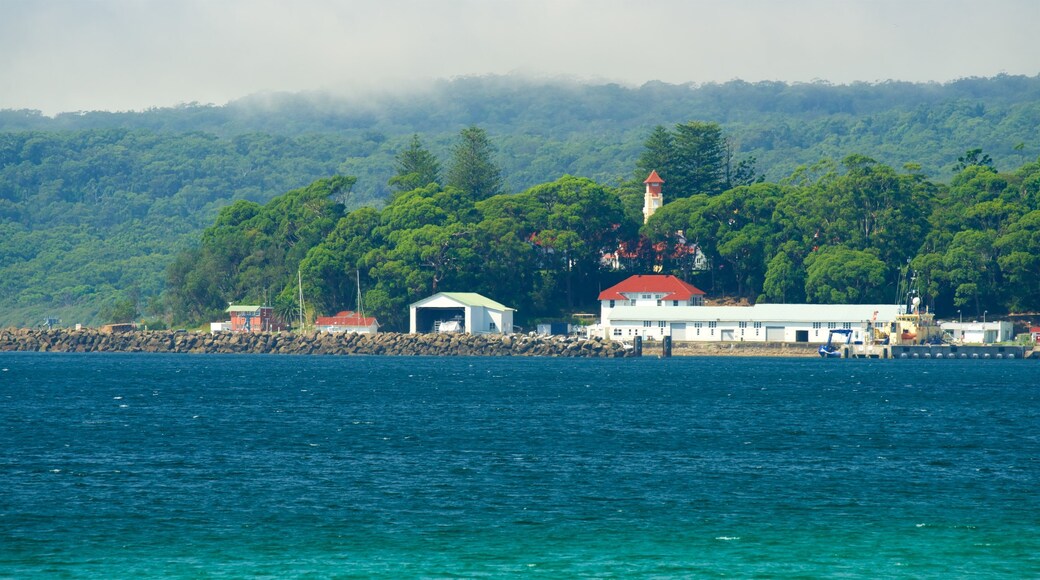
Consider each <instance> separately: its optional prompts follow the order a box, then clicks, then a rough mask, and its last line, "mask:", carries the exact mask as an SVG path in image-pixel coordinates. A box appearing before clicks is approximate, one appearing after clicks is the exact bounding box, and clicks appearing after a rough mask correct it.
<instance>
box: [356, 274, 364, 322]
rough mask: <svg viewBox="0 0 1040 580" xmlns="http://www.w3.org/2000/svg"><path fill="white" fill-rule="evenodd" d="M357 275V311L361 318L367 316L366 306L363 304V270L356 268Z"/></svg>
mask: <svg viewBox="0 0 1040 580" xmlns="http://www.w3.org/2000/svg"><path fill="white" fill-rule="evenodd" d="M354 274H355V277H356V278H357V311H358V317H359V318H360V319H361V320H364V318H365V307H364V306H362V305H361V270H360V269H358V270H354Z"/></svg>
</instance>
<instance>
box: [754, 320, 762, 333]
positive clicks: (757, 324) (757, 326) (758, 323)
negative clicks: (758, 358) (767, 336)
mask: <svg viewBox="0 0 1040 580" xmlns="http://www.w3.org/2000/svg"><path fill="white" fill-rule="evenodd" d="M755 328H762V323H761V322H756V323H755ZM755 334H758V333H757V332H756V333H755Z"/></svg>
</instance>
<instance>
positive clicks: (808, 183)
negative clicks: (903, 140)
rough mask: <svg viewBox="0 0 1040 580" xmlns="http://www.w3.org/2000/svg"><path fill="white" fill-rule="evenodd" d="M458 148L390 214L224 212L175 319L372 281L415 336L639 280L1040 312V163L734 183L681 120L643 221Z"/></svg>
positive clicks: (286, 201)
mask: <svg viewBox="0 0 1040 580" xmlns="http://www.w3.org/2000/svg"><path fill="white" fill-rule="evenodd" d="M460 137H461V138H460V143H459V145H457V146H456V148H455V149H454V151H453V155H452V159H451V161H450V163H449V166H448V170H447V172H446V177H445V178H444V179H443V180H441V179H440V175H441V172H440V170H439V167H440V165H439V162H438V161H437V160H436V158H435V157H434V156H433V155H432V154H430V153H429V152H428V151H426V150H425V149H424V148H423V147H422V144H421V140H420V139H418V137H416V138H414V139H413V142H412V145H411V146H410V147H409V149H407V150H405V151H403V152H402V153H401V154H400V155H399V156H398V165H397V174H396V175H395V176H394V177H393V178H391V180H390V181H391V182H392V183H397V184H407V185H405V186H404V187H402V189H400V190H399V191H398V192H397V193H395V194H394V195H393V197H392V198H391V200H390V202H389V203H388V204H387V205H386V206H385V207H384V208H383V209H382V210H376V209H374V208H361V209H357V210H354V211H350V212H347V211H345V209H344V207H343V206H342V204H338V203H336V202H335V200H336V199H339V198H341V197H343V194H344V192H345V191H347V190H349V189H350V188H351V187H353V185H354V184H355V180H354V179H353V178H350V177H333V178H329V179H323V180H319V181H317V182H315V183H313V184H311V185H310V186H308V187H306V188H301V189H297V190H293V191H290V192H288V193H286V194H285V195H283V196H279V197H277V198H275V199H274V200H272V201H271V202H269V203H268V204H266V205H260V204H257V203H254V202H247V201H240V202H237V203H235V204H233V205H232V206H229V207H227V208H225V209H224V210H222V211H221V212H220V215H219V216H218V218H217V220H216V223H215V224H214V225H213V226H211V227H210V228H207V229H206V231H205V233H204V234H203V236H202V242H201V244H200V245H199V246H197V247H194V248H191V249H189V250H187V251H185V252H183V253H182V254H181V255H180V256H179V258H178V260H177V261H176V262H175V263H174V265H173V266H172V267H171V268H170V270H169V286H168V294H167V296H168V297H169V299H170V301H171V305H172V307H173V311H174V312H176V313H180V314H181V315H183V316H185V317H186V319H188V320H204V319H207V318H209V319H219V318H220V316H221V311H222V310H223V309H224V308H225V307H226V303H227V300H228V299H229V297H244V298H246V299H247V300H253V301H265V302H269V303H273V304H274V305H275V306H276V308H277V309H278V310H279V311H280V312H281V313H282V314H283V315H284V316H285V317H286V318H287V319H292V318H294V317H295V313H296V312H297V311H298V309H299V306H300V305H299V302H298V296H299V294H300V292H302V294H303V295H304V296H305V297H306V298H305V303H306V304H307V305H308V306H309V309H310V310H309V314H308V318H309V319H313V316H314V315H316V314H320V313H330V312H333V311H335V310H338V309H340V308H344V307H356V304H355V300H356V299H355V297H354V296H353V294H354V289H355V288H358V287H361V288H365V289H366V291H365V293H364V303H365V305H366V306H367V308H368V311H369V312H370V313H372V314H375V315H376V316H377V317H378V318H379V319H380V321H381V322H382V324H383V325H384V327H385V328H387V329H392V330H404V329H406V328H407V324H408V323H407V312H408V304H409V303H410V302H412V301H415V300H417V299H419V298H423V297H425V296H427V295H429V294H430V293H433V292H437V291H438V290H456V291H460V290H471V291H478V292H482V293H485V294H487V295H489V296H492V297H494V298H495V299H496V300H499V301H502V302H504V303H506V304H509V305H511V306H514V307H515V308H517V309H518V318H517V320H518V321H520V323H521V324H524V323H525V322H526V323H527V324H528V325H530V324H532V323H533V321H535V320H537V319H539V318H542V317H560V316H565V315H567V314H568V313H572V312H575V311H576V310H587V309H594V308H595V305H596V302H595V299H596V294H597V293H598V291H599V290H601V289H602V288H604V287H606V286H608V285H610V284H613V283H615V282H617V281H618V280H619V279H620V278H621V277H623V276H627V275H630V274H633V273H647V272H652V271H661V272H666V273H673V274H677V275H679V276H681V277H683V278H684V279H687V280H690V281H692V282H694V283H695V284H697V285H699V286H701V287H702V288H705V289H706V290H709V292H710V293H711V294H714V295H725V296H731V297H741V298H747V299H749V300H751V301H756V300H757V301H769V302H781V303H782V302H804V301H808V302H811V303H864V302H866V303H879V302H891V301H898V300H899V297H898V296H896V295H895V287H896V285H897V284H896V282H897V280H898V278H899V277H900V276H901V275H903V274H905V272H906V269H907V267H908V266H909V267H910V268H912V269H913V270H914V271H916V272H918V273H919V276H920V279H919V282H920V284H921V286H922V288H921V290H922V292H923V295H924V297H925V299H926V304H927V305H928V306H929V307H930V308H932V309H935V310H938V311H939V312H943V313H946V314H950V313H954V312H958V311H960V312H961V313H964V314H967V315H968V316H969V317H971V316H977V315H979V314H981V313H983V312H993V313H997V312H1005V311H1008V310H1023V309H1029V310H1031V309H1036V308H1038V307H1040V281H1038V280H1037V276H1036V273H1037V272H1040V162H1033V163H1029V164H1026V165H1024V166H1022V167H1021V168H1019V169H1018V170H1016V171H1015V172H1013V173H1010V174H1000V173H998V172H997V171H996V170H995V169H994V168H993V167H992V159H991V158H990V157H989V156H988V155H986V154H985V153H983V152H982V151H981V150H979V149H974V150H970V151H968V152H966V153H965V154H964V155H962V156H961V158H960V166H959V167H958V172H957V173H956V175H955V176H954V178H953V180H952V182H951V184H950V185H949V186H945V185H940V184H937V183H934V182H932V181H930V180H928V179H927V178H926V177H925V176H924V175H922V174H921V173H920V171H919V169H918V168H917V167H913V166H909V167H907V168H905V170H904V171H902V172H899V171H896V170H894V169H892V168H891V167H889V166H887V165H883V164H880V163H878V162H877V161H875V160H873V159H871V158H869V157H866V156H863V155H849V156H847V157H846V158H845V159H843V160H842V161H841V162H840V163H834V162H823V163H820V164H817V165H815V166H813V167H811V168H805V169H804V170H802V171H798V172H796V173H794V174H792V175H791V176H790V177H788V178H787V179H784V180H782V181H780V182H777V183H770V182H765V181H763V180H762V179H761V178H760V177H757V176H755V175H754V172H753V171H745V172H738V173H737V174H736V175H737V176H738V177H741V178H742V180H743V181H742V182H733V181H732V179H733V177H734V174H732V173H730V174H727V171H726V169H727V167H729V166H731V164H730V163H728V162H727V158H726V156H725V154H724V152H725V149H726V144H727V138H726V136H725V135H724V134H723V133H722V131H721V129H720V127H719V126H718V125H717V124H713V123H701V122H690V123H682V124H679V125H677V126H676V127H675V128H674V129H667V128H664V127H657V128H656V129H655V130H654V131H653V132H652V134H651V136H650V137H648V138H647V140H646V143H645V149H644V151H643V154H642V155H641V157H640V160H639V165H646V164H653V166H655V167H656V168H658V172H659V173H660V174H661V176H662V178H663V179H664V180H665V183H671V184H672V189H671V190H670V191H671V192H672V194H671V196H672V197H671V201H670V202H668V203H666V204H665V205H664V206H663V207H662V208H661V209H660V210H658V211H657V212H656V213H654V215H653V216H651V217H650V219H649V220H648V221H647V222H646V223H645V224H643V223H642V222H643V220H642V216H641V214H640V211H639V208H640V207H641V206H640V202H641V199H642V195H641V192H640V190H639V188H638V182H637V181H636V180H633V182H630V183H629V184H628V185H627V186H623V187H610V186H606V185H603V184H600V183H597V182H595V181H594V180H591V179H588V178H584V177H574V176H569V175H565V176H563V177H560V178H558V179H556V180H554V181H551V182H547V183H543V184H539V185H536V186H533V187H531V188H529V189H527V190H525V191H523V192H521V193H516V194H511V193H500V192H499V191H500V177H499V174H498V171H497V167H495V166H494V165H493V164H492V163H490V162H489V161H490V158H491V152H492V149H490V148H489V143H488V141H487V140H486V135H485V134H484V133H483V131H482V130H480V129H479V128H468V129H465V130H464V131H463V132H462V134H461V136H460ZM662 144H665V145H666V146H665V147H661V145H662ZM738 165H739V164H738ZM441 181H443V185H442V184H441ZM423 182H426V183H427V184H426V185H424V186H416V184H418V183H423ZM413 186H414V187H413ZM410 187H411V189H409V188H410ZM608 255H610V256H611V258H612V259H611V260H605V259H604V258H605V257H606V256H608ZM699 256H700V257H702V259H698V257H699Z"/></svg>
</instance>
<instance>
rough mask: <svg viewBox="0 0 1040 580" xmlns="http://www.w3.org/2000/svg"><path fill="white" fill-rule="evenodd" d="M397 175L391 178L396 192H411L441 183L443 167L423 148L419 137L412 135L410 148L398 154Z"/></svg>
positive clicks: (392, 186) (391, 183)
mask: <svg viewBox="0 0 1040 580" xmlns="http://www.w3.org/2000/svg"><path fill="white" fill-rule="evenodd" d="M395 169H396V170H397V173H396V174H395V175H394V176H393V177H391V178H390V181H389V185H390V187H391V188H392V189H393V190H394V191H398V192H401V191H411V190H413V189H418V188H420V187H425V186H427V185H429V184H431V183H439V182H440V179H441V178H440V172H441V166H440V163H439V162H438V161H437V158H436V157H434V155H433V154H432V153H430V152H429V151H427V150H426V148H425V147H423V144H422V141H420V140H419V135H418V134H414V135H412V141H411V143H410V144H409V145H408V148H407V149H405V150H403V151H401V152H400V153H398V154H397V162H396V164H395Z"/></svg>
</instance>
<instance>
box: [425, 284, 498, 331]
mask: <svg viewBox="0 0 1040 580" xmlns="http://www.w3.org/2000/svg"><path fill="white" fill-rule="evenodd" d="M408 310H409V319H410V320H409V325H408V326H409V332H411V333H412V334H415V333H429V332H441V331H442V330H443V331H445V332H448V331H449V329H450V331H451V332H459V331H461V332H465V333H467V334H494V333H497V334H510V333H512V332H513V313H514V312H516V309H514V308H510V307H508V306H503V305H502V304H499V303H498V302H495V301H494V300H492V299H490V298H487V297H486V296H482V295H480V294H477V293H476V292H438V293H437V294H434V295H433V296H430V297H429V298H424V299H422V300H420V301H418V302H415V303H413V304H412V305H411V306H410V307H409V309H408ZM442 327H443V328H442Z"/></svg>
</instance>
